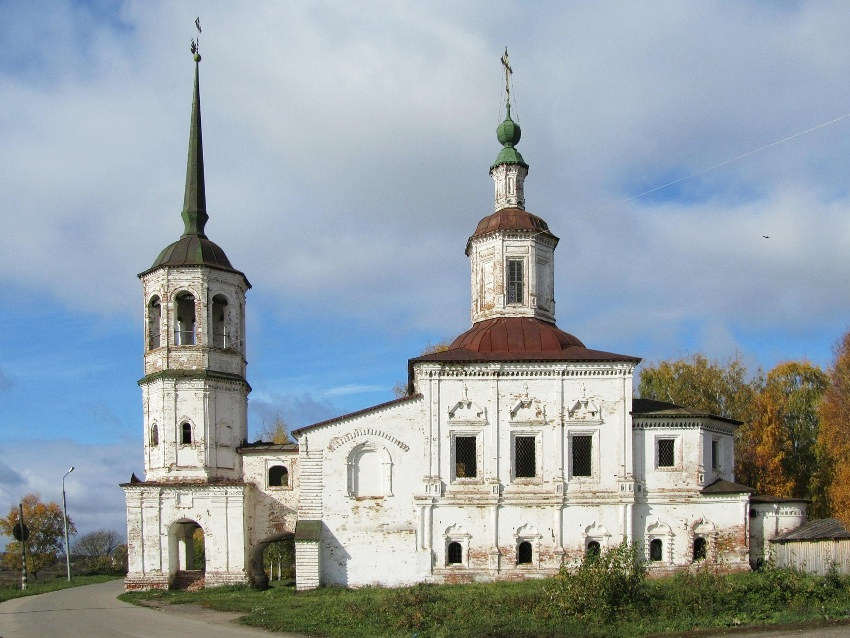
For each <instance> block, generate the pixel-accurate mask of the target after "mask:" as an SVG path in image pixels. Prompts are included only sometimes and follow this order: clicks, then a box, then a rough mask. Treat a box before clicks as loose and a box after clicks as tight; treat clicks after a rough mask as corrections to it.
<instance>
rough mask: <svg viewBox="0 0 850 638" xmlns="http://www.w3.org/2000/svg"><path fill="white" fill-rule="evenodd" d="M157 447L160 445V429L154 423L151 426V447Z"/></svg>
mask: <svg viewBox="0 0 850 638" xmlns="http://www.w3.org/2000/svg"><path fill="white" fill-rule="evenodd" d="M157 445H159V428H158V427H157V426H156V423H154V424H153V425H152V426H151V446H152V447H156V446H157Z"/></svg>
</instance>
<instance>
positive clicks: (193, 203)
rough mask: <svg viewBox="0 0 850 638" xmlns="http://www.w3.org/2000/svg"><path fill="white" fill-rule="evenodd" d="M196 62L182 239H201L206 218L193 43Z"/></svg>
mask: <svg viewBox="0 0 850 638" xmlns="http://www.w3.org/2000/svg"><path fill="white" fill-rule="evenodd" d="M192 53H193V54H194V58H195V93H194V95H193V97H192V121H191V125H190V132H189V158H188V160H187V162H186V192H185V194H184V195H183V212H182V213H181V215H180V216H181V217H182V218H183V224H184V226H185V229H184V231H183V235H184V236H185V235H198V236H200V237H206V235H204V226H205V225H206V223H207V220H208V219H209V215H207V197H206V193H205V190H204V145H203V140H202V137H201V92H200V89H199V88H198V87H199V83H198V64H199V63H200V61H201V55H200V54H199V53H198V52H197V47H196V45H195V44H194V43H193V45H192Z"/></svg>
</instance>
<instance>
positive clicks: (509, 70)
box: [502, 47, 514, 114]
mask: <svg viewBox="0 0 850 638" xmlns="http://www.w3.org/2000/svg"><path fill="white" fill-rule="evenodd" d="M502 66H503V67H505V95H507V106H508V114H510V112H511V83H510V77H511V75H512V74H513V72H514V70H513V69H512V68H511V63H510V59H509V58H508V47H505V52H504V54H503V55H502Z"/></svg>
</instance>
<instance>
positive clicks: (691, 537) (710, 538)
mask: <svg viewBox="0 0 850 638" xmlns="http://www.w3.org/2000/svg"><path fill="white" fill-rule="evenodd" d="M717 536H718V534H717V527H716V526H715V525H714V523H712V522H711V521H707V520H706V519H704V518H698V519H696V520H695V521H694V522H693V523H691V524H690V525H689V526H688V560H689V562H691V563H693V562H696V561H694V543H695V542H696V539H697V538H704V539H705V542H706V547H705V559H704V560H705V562H710V563H713V562H715V561H716V560H717Z"/></svg>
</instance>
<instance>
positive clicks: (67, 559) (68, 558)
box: [62, 465, 74, 583]
mask: <svg viewBox="0 0 850 638" xmlns="http://www.w3.org/2000/svg"><path fill="white" fill-rule="evenodd" d="M73 471H74V466H73V465H72V466H71V469H69V470H68V471H67V472H65V476H68V475H69V474H70V473H71V472H73ZM65 476H63V477H62V520H63V522H64V523H65V568H66V569H67V571H68V582H69V583H70V582H71V552H70V551H69V550H68V506H67V505H66V504H65Z"/></svg>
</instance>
